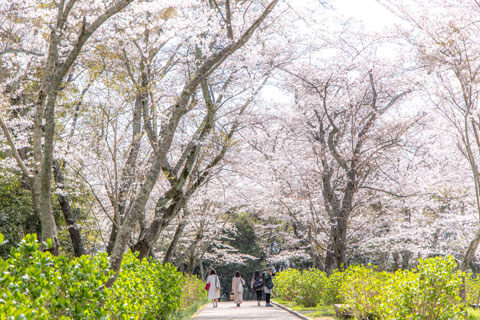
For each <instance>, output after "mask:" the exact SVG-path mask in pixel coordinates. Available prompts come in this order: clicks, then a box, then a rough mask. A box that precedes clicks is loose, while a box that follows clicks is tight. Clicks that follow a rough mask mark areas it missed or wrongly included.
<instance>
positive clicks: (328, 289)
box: [322, 270, 345, 305]
mask: <svg viewBox="0 0 480 320" xmlns="http://www.w3.org/2000/svg"><path fill="white" fill-rule="evenodd" d="M344 280H345V273H344V272H341V271H338V270H334V271H333V273H332V274H331V275H329V276H328V281H327V282H326V284H325V287H324V288H323V291H324V295H323V301H322V303H323V304H324V305H330V304H334V303H342V302H343V297H342V295H341V294H340V287H341V286H342V283H343V281H344Z"/></svg>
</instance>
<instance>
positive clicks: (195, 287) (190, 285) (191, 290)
mask: <svg viewBox="0 0 480 320" xmlns="http://www.w3.org/2000/svg"><path fill="white" fill-rule="evenodd" d="M184 277H185V282H184V285H183V292H182V310H185V309H187V308H188V307H190V306H191V305H193V304H194V303H196V302H197V301H202V300H206V299H207V291H206V290H205V282H204V281H202V280H200V279H198V278H197V276H193V275H189V274H186V275H185V276H184Z"/></svg>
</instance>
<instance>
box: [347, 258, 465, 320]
mask: <svg viewBox="0 0 480 320" xmlns="http://www.w3.org/2000/svg"><path fill="white" fill-rule="evenodd" d="M419 262H420V263H419V265H418V267H417V269H415V270H398V271H397V272H395V273H388V272H377V271H375V270H374V269H372V268H368V267H363V266H355V267H352V268H349V269H348V270H347V272H346V274H347V276H346V281H344V282H343V283H342V286H341V293H342V296H343V297H344V299H345V303H346V304H348V305H349V306H350V307H351V308H352V310H353V312H354V313H355V315H356V316H357V317H358V318H360V317H366V316H368V317H370V318H374V319H424V320H428V319H431V320H434V319H435V320H442V319H445V320H447V319H461V318H463V316H464V313H463V309H464V305H463V304H462V300H461V298H460V297H459V289H460V285H461V283H462V273H461V272H460V271H457V264H456V263H455V260H454V259H453V258H451V257H446V258H441V257H436V258H430V259H425V260H419Z"/></svg>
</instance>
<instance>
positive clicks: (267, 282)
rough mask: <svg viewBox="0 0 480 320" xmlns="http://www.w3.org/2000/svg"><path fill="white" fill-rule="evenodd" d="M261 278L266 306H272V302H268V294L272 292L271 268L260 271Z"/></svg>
mask: <svg viewBox="0 0 480 320" xmlns="http://www.w3.org/2000/svg"><path fill="white" fill-rule="evenodd" d="M262 278H263V283H264V287H263V291H264V292H265V302H266V305H265V306H266V307H273V306H272V304H271V303H270V296H271V294H272V289H273V270H272V268H268V269H267V271H264V272H263V273H262Z"/></svg>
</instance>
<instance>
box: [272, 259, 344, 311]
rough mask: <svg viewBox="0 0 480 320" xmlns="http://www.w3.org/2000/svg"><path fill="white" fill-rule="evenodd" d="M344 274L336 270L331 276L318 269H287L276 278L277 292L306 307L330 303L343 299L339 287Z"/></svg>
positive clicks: (281, 297) (280, 296)
mask: <svg viewBox="0 0 480 320" xmlns="http://www.w3.org/2000/svg"><path fill="white" fill-rule="evenodd" d="M343 278H344V274H343V272H340V271H334V272H333V273H332V274H331V275H330V276H327V274H326V273H325V272H323V271H321V270H318V269H314V268H312V269H309V270H303V271H302V272H301V271H299V270H297V269H287V270H284V271H282V272H279V273H277V274H276V276H275V278H274V280H273V281H274V283H275V289H274V292H275V294H276V295H277V296H278V297H279V298H280V299H282V300H285V301H295V302H296V303H298V304H300V305H302V306H304V307H314V306H316V305H318V304H321V305H328V304H332V303H338V302H341V301H342V299H343V298H342V296H341V295H340V291H339V287H340V284H341V282H342V281H343Z"/></svg>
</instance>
